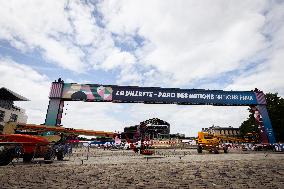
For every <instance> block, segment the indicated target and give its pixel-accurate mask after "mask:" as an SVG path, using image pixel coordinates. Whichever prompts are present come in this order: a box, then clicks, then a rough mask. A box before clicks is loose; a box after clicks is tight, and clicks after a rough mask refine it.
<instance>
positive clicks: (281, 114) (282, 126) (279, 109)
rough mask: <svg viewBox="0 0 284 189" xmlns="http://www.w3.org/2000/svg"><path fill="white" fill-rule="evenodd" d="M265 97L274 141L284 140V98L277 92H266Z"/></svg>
mask: <svg viewBox="0 0 284 189" xmlns="http://www.w3.org/2000/svg"><path fill="white" fill-rule="evenodd" d="M265 97H266V101H267V111H268V114H269V117H270V120H271V124H272V127H273V131H274V135H275V138H276V141H277V142H284V99H283V98H281V97H279V96H278V94H277V93H275V94H273V93H268V94H266V95H265Z"/></svg>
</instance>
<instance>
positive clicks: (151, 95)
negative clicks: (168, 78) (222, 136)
mask: <svg viewBox="0 0 284 189" xmlns="http://www.w3.org/2000/svg"><path fill="white" fill-rule="evenodd" d="M112 89H113V95H112V100H113V101H115V102H142V103H169V104H171V103H173V104H212V105H254V104H259V102H260V100H258V99H257V97H256V94H255V92H253V91H221V90H216V91H214V90H203V89H178V88H152V87H130V86H125V87H123V86H113V87H112ZM262 94H263V93H262ZM263 98H264V95H263ZM262 102H263V104H265V99H264V101H262Z"/></svg>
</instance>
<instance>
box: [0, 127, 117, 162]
mask: <svg viewBox="0 0 284 189" xmlns="http://www.w3.org/2000/svg"><path fill="white" fill-rule="evenodd" d="M46 132H54V133H56V135H47V136H42V134H43V133H46ZM74 134H75V135H88V136H107V137H109V136H111V137H114V136H115V133H112V132H104V131H93V130H83V129H73V128H64V127H55V126H46V125H34V124H21V123H14V122H9V123H7V124H6V125H5V127H4V129H3V131H2V133H1V134H0V166H3V165H8V164H9V163H10V162H11V161H12V160H13V159H14V158H23V161H24V162H30V161H31V160H32V159H33V158H44V160H45V161H44V162H45V163H51V162H52V161H53V160H54V158H55V157H57V159H58V160H63V158H64V156H65V155H66V154H67V153H70V152H71V148H70V145H69V144H67V143H64V140H63V139H64V136H68V135H74Z"/></svg>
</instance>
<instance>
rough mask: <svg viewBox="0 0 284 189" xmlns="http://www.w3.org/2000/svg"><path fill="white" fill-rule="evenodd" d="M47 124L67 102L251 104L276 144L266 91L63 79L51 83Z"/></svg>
mask: <svg viewBox="0 0 284 189" xmlns="http://www.w3.org/2000/svg"><path fill="white" fill-rule="evenodd" d="M49 99H50V100H49V105H48V109H47V114H46V119H45V125H55V126H56V125H60V123H61V118H62V113H63V107H64V101H85V102H113V103H145V104H177V105H213V106H250V107H252V108H253V110H254V111H255V117H256V120H257V123H258V126H259V129H260V133H261V138H262V142H263V143H267V142H269V143H275V137H274V133H273V129H272V125H271V122H270V119H269V116H268V112H267V109H266V100H265V95H264V93H263V92H262V91H259V90H257V89H255V90H254V91H223V90H205V89H179V88H159V87H138V86H117V85H99V84H77V83H64V81H63V80H61V79H60V78H59V79H58V81H55V82H53V83H52V85H51V91H50V94H49Z"/></svg>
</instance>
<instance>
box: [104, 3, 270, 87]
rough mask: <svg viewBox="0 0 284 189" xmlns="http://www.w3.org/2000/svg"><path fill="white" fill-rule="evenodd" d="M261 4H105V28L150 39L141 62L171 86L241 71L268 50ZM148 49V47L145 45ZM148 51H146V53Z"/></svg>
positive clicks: (264, 4)
mask: <svg viewBox="0 0 284 189" xmlns="http://www.w3.org/2000/svg"><path fill="white" fill-rule="evenodd" d="M266 9H267V4H266V3H265V2H261V3H260V2H259V1H242V2H233V1H218V2H212V1H202V2H196V1H180V2H179V3H177V2H173V1H166V2H165V1H155V2H149V1H142V2H141V1H103V2H102V4H101V10H102V12H103V13H104V16H105V17H104V18H105V24H106V26H107V28H108V29H109V30H110V31H112V32H115V33H118V34H120V35H123V34H133V35H134V34H135V33H136V32H137V33H138V34H139V35H141V36H142V37H144V38H145V39H146V40H148V43H146V45H145V46H144V47H143V49H145V51H144V52H143V49H142V55H141V50H139V51H140V52H139V54H140V56H139V57H141V60H140V63H141V64H143V65H150V66H153V67H155V68H157V69H158V71H160V72H163V73H164V74H165V75H167V76H168V75H171V76H172V84H173V85H186V84H187V83H188V82H191V81H194V80H196V79H201V78H210V77H215V76H216V75H218V74H221V73H224V72H228V71H232V70H235V69H238V68H240V67H245V66H246V65H247V64H248V61H244V60H248V59H250V58H251V57H252V56H254V55H255V54H256V53H257V52H258V51H260V50H262V49H264V48H266V47H267V43H266V41H265V37H264V36H263V34H262V30H261V29H262V27H263V26H264V24H265V16H264V15H263V12H264V10H266ZM148 46H150V48H149V47H148ZM149 49H150V50H149Z"/></svg>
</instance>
